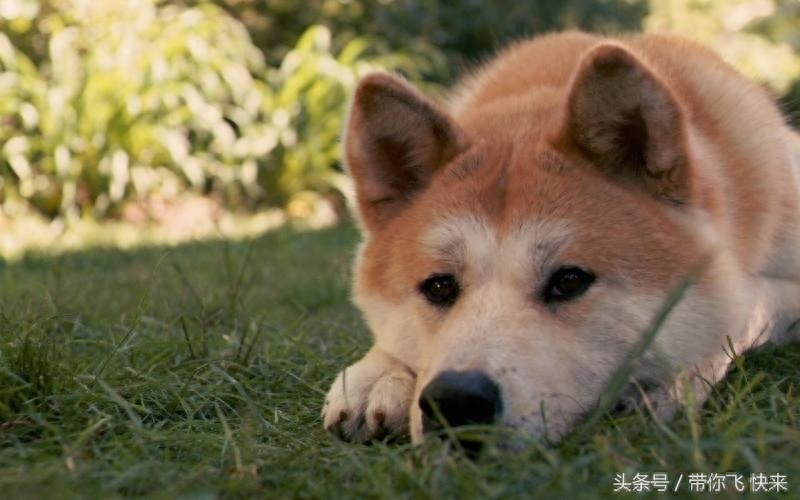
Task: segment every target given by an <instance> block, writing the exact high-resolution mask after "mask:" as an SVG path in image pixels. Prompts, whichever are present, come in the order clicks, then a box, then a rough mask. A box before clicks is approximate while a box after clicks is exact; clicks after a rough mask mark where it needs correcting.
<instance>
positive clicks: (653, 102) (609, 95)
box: [557, 43, 691, 204]
mask: <svg viewBox="0 0 800 500" xmlns="http://www.w3.org/2000/svg"><path fill="white" fill-rule="evenodd" d="M568 95H569V97H568V98H567V104H566V106H567V109H566V113H565V122H564V125H563V128H562V130H561V132H560V136H559V139H558V141H557V143H559V144H560V145H561V146H565V147H568V148H577V149H578V150H580V151H581V153H582V154H583V155H585V156H586V157H588V159H589V160H590V161H591V162H592V163H593V164H595V165H596V166H597V167H598V168H600V169H601V170H602V171H603V172H604V173H605V174H607V175H609V176H610V177H612V178H614V179H615V180H618V181H621V182H623V183H625V184H628V185H631V184H632V185H636V186H639V187H640V188H644V189H645V190H646V191H647V192H649V193H650V194H651V195H653V196H656V197H658V198H661V199H665V200H667V201H670V202H672V203H676V204H684V203H688V202H689V201H690V197H691V182H690V181H691V178H690V174H691V172H690V170H691V167H690V164H689V155H688V150H687V148H686V140H685V130H684V128H685V125H684V121H683V120H684V118H683V112H682V110H681V107H680V105H679V104H678V102H677V101H676V100H675V97H674V96H673V94H672V92H671V91H670V90H669V88H667V86H666V85H665V84H664V83H663V82H662V81H661V80H660V79H659V78H658V77H657V76H656V75H655V74H654V73H653V72H652V71H651V70H650V69H649V68H648V67H647V66H646V64H645V63H644V62H642V61H641V60H639V59H638V58H637V57H636V56H635V55H633V54H632V53H631V52H629V51H628V50H627V49H625V48H623V47H622V46H620V45H618V44H614V43H602V44H600V45H597V46H595V47H594V48H593V49H591V50H590V51H589V53H588V54H586V56H584V58H583V60H582V61H581V63H580V64H579V68H578V70H577V71H576V73H575V76H574V77H573V80H572V83H571V88H570V90H569V94H568Z"/></svg>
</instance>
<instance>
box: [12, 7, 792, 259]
mask: <svg viewBox="0 0 800 500" xmlns="http://www.w3.org/2000/svg"><path fill="white" fill-rule="evenodd" d="M566 28H582V29H587V30H593V31H600V32H605V33H611V34H614V33H620V32H628V31H640V30H644V31H676V32H681V33H685V34H688V35H690V36H693V37H695V38H697V39H699V40H701V41H703V42H705V43H707V44H710V45H712V46H713V47H714V48H716V49H717V50H718V51H719V52H720V53H721V54H722V55H723V56H724V57H725V58H726V59H727V60H728V61H729V62H731V63H732V64H733V65H735V66H736V67H737V68H739V69H740V70H741V71H742V72H744V73H745V74H747V75H748V76H750V77H752V78H754V79H755V80H757V81H758V82H760V83H762V84H763V85H764V86H765V87H767V88H769V89H770V91H771V92H772V93H773V94H774V95H775V96H776V98H779V99H780V101H781V105H782V108H783V109H784V111H785V112H786V114H787V117H788V118H789V119H790V120H791V119H793V118H797V117H800V57H799V56H798V50H800V1H798V0H595V1H588V0H525V1H521V0H464V1H458V2H456V1H452V2H451V1H436V0H205V1H204V0H194V1H192V0H185V1H180V0H174V1H157V0H136V1H132V0H102V1H97V0H0V255H1V256H2V257H3V258H5V259H13V258H15V257H19V256H20V255H23V254H24V252H26V251H27V250H28V249H32V248H33V249H39V250H41V249H48V250H57V249H61V248H74V247H79V246H82V245H87V244H89V243H92V242H100V243H106V244H113V245H118V246H126V245H136V244H138V243H140V242H143V241H158V242H169V241H179V240H185V239H187V238H192V237H202V236H214V235H220V234H221V235H223V236H226V237H235V236H236V235H237V234H239V233H242V234H244V233H248V232H258V231H264V230H267V229H269V228H271V227H275V226H278V225H281V224H284V223H286V222H287V221H290V222H291V221H294V222H295V223H296V224H299V225H300V226H306V227H318V226H321V225H325V224H331V223H334V222H335V221H336V220H337V219H339V218H340V217H341V216H342V214H343V213H345V212H346V210H345V208H344V207H345V205H346V204H345V199H346V197H347V196H348V193H349V191H350V187H349V184H348V180H347V179H346V177H345V176H344V175H343V173H342V170H341V166H340V163H339V160H340V152H339V143H338V136H339V132H340V128H341V124H342V119H343V116H344V113H345V105H346V102H347V96H348V94H349V93H350V92H351V90H352V89H353V87H354V85H355V83H356V81H357V80H358V78H359V77H360V76H362V75H364V74H365V73H367V72H369V71H372V70H375V69H378V68H382V69H386V70H390V71H396V72H399V73H402V74H403V75H405V76H406V77H407V78H409V79H410V80H412V81H414V82H416V83H418V84H420V85H421V86H423V87H424V88H426V89H427V90H428V91H431V92H434V93H435V92H439V91H441V90H443V89H444V88H446V86H447V85H448V84H450V83H452V82H453V81H454V80H455V79H456V78H457V77H458V76H459V75H461V74H463V73H464V72H466V71H469V69H470V68H471V67H473V66H474V65H476V64H478V63H480V61H482V60H484V59H485V58H486V57H488V56H489V55H491V54H492V53H493V52H494V51H495V50H496V48H497V47H499V46H502V45H503V44H504V43H505V42H507V41H509V40H514V39H517V38H520V37H523V36H528V35H533V34H537V33H542V32H546V31H552V30H558V29H566Z"/></svg>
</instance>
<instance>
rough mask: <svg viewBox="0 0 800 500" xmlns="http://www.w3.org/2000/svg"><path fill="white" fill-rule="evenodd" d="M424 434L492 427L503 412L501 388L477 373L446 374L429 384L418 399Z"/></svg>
mask: <svg viewBox="0 0 800 500" xmlns="http://www.w3.org/2000/svg"><path fill="white" fill-rule="evenodd" d="M419 407H420V409H421V410H422V413H423V419H422V423H423V429H424V430H425V432H429V431H431V430H436V429H438V428H440V427H441V425H440V424H441V423H442V422H441V420H442V419H444V420H445V421H446V422H447V424H448V425H449V426H450V427H458V426H462V425H479V424H491V423H494V421H495V419H496V418H497V417H498V416H499V415H500V413H501V412H502V410H503V402H502V399H501V397H500V388H499V387H497V384H496V383H495V382H494V380H492V379H491V378H489V376H488V375H486V374H485V373H483V372H482V371H479V370H472V371H467V372H455V371H446V372H442V373H440V374H439V375H437V376H436V378H434V379H433V380H431V381H430V382H429V383H428V385H427V386H425V389H423V390H422V394H421V395H420V397H419Z"/></svg>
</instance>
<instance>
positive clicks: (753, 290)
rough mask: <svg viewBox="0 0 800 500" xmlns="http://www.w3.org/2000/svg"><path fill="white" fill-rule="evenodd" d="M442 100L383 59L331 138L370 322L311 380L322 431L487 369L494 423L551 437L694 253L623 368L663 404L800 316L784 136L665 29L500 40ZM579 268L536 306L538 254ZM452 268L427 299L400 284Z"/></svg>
mask: <svg viewBox="0 0 800 500" xmlns="http://www.w3.org/2000/svg"><path fill="white" fill-rule="evenodd" d="M449 102H450V105H449V106H448V107H447V110H446V111H445V110H443V109H441V108H440V107H439V106H438V105H436V104H434V103H433V102H432V101H430V100H428V99H427V98H425V97H423V96H422V95H421V94H419V93H418V92H417V91H415V90H414V89H412V88H411V87H410V86H409V85H408V84H406V83H404V82H402V81H400V80H399V79H397V78H395V77H390V76H388V75H374V76H370V77H367V78H366V79H365V81H364V82H362V84H361V85H360V87H359V90H358V91H357V93H356V95H355V97H354V101H353V110H352V112H351V115H350V119H349V122H348V126H347V131H346V134H345V149H346V160H347V164H348V167H349V169H350V172H351V174H352V175H353V177H354V180H355V182H356V191H357V197H358V207H359V215H360V217H361V220H362V222H363V226H364V242H363V244H362V246H361V248H360V251H359V256H358V259H357V261H356V267H355V281H354V300H355V302H356V304H357V305H358V306H359V307H360V308H361V310H362V311H363V313H364V316H365V318H366V321H367V323H368V324H369V327H370V329H371V330H372V332H373V334H374V337H375V345H374V346H373V348H372V349H371V350H370V351H369V352H368V353H367V354H366V356H365V357H364V358H363V359H362V360H361V361H359V362H358V363H356V364H354V365H353V366H351V367H350V368H348V369H346V370H345V371H343V372H342V374H340V375H339V377H338V378H337V380H336V382H335V383H334V385H333V387H332V388H331V390H330V392H329V393H328V396H327V398H326V405H325V409H324V410H323V413H324V420H325V422H324V424H325V427H326V428H328V429H330V430H332V431H334V432H336V433H337V434H338V435H340V436H341V437H343V438H345V439H350V440H355V441H366V440H369V439H372V438H375V437H378V436H382V435H385V434H386V433H397V432H402V431H403V429H404V428H405V427H406V425H409V427H410V431H411V435H412V437H413V438H414V439H415V440H420V439H421V438H422V427H421V414H420V409H419V405H418V404H417V400H418V398H419V395H420V393H421V391H422V389H423V388H424V387H425V385H426V384H427V383H428V382H429V381H430V380H432V379H433V377H435V376H436V375H437V374H438V373H441V372H442V371H445V370H467V369H477V370H481V371H483V372H485V373H486V374H488V375H489V376H490V377H491V378H492V379H494V380H495V381H497V383H498V385H499V386H500V389H501V392H502V397H503V407H504V411H503V415H502V421H501V423H502V424H503V425H506V426H509V427H512V428H517V429H520V430H522V431H523V432H526V433H528V434H530V435H533V436H546V437H548V438H550V439H558V438H559V437H561V436H563V435H564V434H565V433H566V432H568V431H569V430H570V429H571V428H572V427H573V426H574V425H575V424H576V423H577V422H578V421H579V420H580V418H581V417H582V416H584V415H585V414H586V413H587V411H589V410H591V409H592V408H593V407H594V406H595V405H596V404H597V399H598V397H599V395H600V394H601V393H602V391H603V388H604V387H605V384H607V382H608V380H609V378H610V376H611V374H612V373H613V372H614V371H615V370H616V369H617V368H618V367H619V365H620V364H621V362H622V360H623V359H624V357H625V356H626V355H627V353H628V351H629V350H630V349H631V348H632V346H633V345H634V344H635V343H636V341H637V340H638V339H639V338H640V336H641V334H642V332H644V331H645V330H646V329H647V328H648V326H649V325H650V323H651V321H652V320H653V317H654V315H655V314H656V313H657V311H658V310H659V308H661V307H662V305H663V303H664V302H665V300H666V299H667V298H668V297H669V296H670V294H671V293H672V292H673V291H674V290H675V287H676V286H678V285H679V284H680V283H681V282H682V281H683V280H684V279H686V278H687V276H688V275H689V274H690V273H692V271H693V270H694V269H697V266H698V265H700V264H701V263H702V264H703V266H702V272H701V273H700V275H699V276H696V277H695V281H694V283H693V285H692V286H691V287H690V288H689V290H688V291H687V293H686V296H685V297H684V299H683V300H682V301H681V302H680V303H679V304H678V305H677V307H676V308H675V310H674V311H672V313H671V315H670V316H669V318H668V320H667V322H666V324H665V325H664V327H663V328H662V329H661V331H659V333H658V335H657V337H656V339H655V341H654V343H653V345H652V346H651V347H650V349H648V351H647V352H646V353H645V355H644V356H643V357H642V359H640V360H638V361H637V363H636V365H635V371H634V375H633V378H634V379H635V380H637V381H642V380H645V381H647V382H648V383H650V384H652V387H650V388H648V391H649V392H648V394H647V395H646V396H647V397H648V398H649V400H650V403H651V404H652V405H653V406H654V407H655V409H656V411H657V412H658V414H659V415H662V416H665V417H668V416H670V415H671V414H672V413H673V412H674V410H675V409H676V407H677V406H678V400H679V399H680V393H681V391H682V390H683V387H684V385H685V384H686V383H689V384H691V386H692V387H693V389H694V394H695V397H696V399H697V401H698V403H699V402H702V401H703V400H704V399H705V397H706V395H707V392H708V389H709V388H710V386H709V385H708V383H707V382H711V383H712V384H713V383H714V382H716V381H718V380H719V379H720V378H721V377H723V376H724V374H725V372H726V370H727V368H728V365H729V363H730V358H729V354H727V353H726V351H725V349H726V346H727V345H728V339H730V341H731V343H732V345H733V346H734V348H735V349H736V350H737V351H738V352H741V351H744V350H746V349H749V348H751V347H754V346H756V345H759V344H761V343H763V342H765V341H767V340H770V339H773V340H783V339H785V338H790V337H793V338H795V339H796V338H797V337H798V334H797V332H796V330H798V329H797V328H795V329H792V331H789V332H788V333H787V331H788V330H789V329H790V327H791V326H792V325H793V324H794V323H793V322H794V321H796V320H797V319H798V317H800V227H798V223H799V222H800V217H798V216H799V215H800V214H799V213H798V211H800V205H799V202H798V192H799V191H800V180H798V179H799V178H800V177H799V175H800V174H799V173H798V165H800V139H798V137H797V135H795V134H794V133H793V132H791V131H790V130H789V129H788V128H787V127H786V125H785V124H784V122H783V120H782V118H781V116H780V114H779V113H778V111H777V109H776V107H775V105H774V104H773V103H772V101H771V99H770V98H769V97H768V96H767V95H766V94H765V93H764V92H763V91H762V90H761V89H760V88H759V87H757V86H756V85H754V84H752V83H749V82H747V81H746V80H744V79H743V78H742V77H741V76H739V75H738V74H737V73H736V72H735V71H734V70H733V69H731V68H730V67H729V66H727V65H726V64H725V63H723V62H722V61H721V60H720V59H719V58H718V57H717V56H716V55H714V54H713V53H712V52H710V51H708V50H707V49H705V48H703V47H702V46H699V45H698V44H696V43H694V42H692V41H689V40H686V39H683V38H678V37H675V36H667V35H643V36H638V37H631V38H622V39H615V40H609V39H605V38H601V37H597V36H594V35H589V34H585V33H563V34H553V35H547V36H543V37H539V38H535V39H533V40H529V41H524V42H520V43H517V44H515V45H513V46H511V47H509V48H507V49H506V50H504V51H503V52H501V53H500V54H499V55H498V57H497V58H496V59H494V60H493V61H491V62H490V63H489V64H488V65H486V66H485V67H484V68H482V69H481V70H479V71H478V72H476V73H475V74H474V75H472V76H471V77H469V78H468V79H466V80H465V81H464V83H462V84H461V85H460V86H459V87H458V88H457V89H456V90H455V91H454V93H453V94H452V96H451V98H450V100H449ZM565 264H570V265H579V266H581V267H583V268H587V269H591V270H592V271H593V272H594V273H595V274H596V276H597V280H596V282H595V283H594V284H593V285H592V286H591V287H590V288H589V289H588V291H587V292H586V293H585V294H584V295H582V296H580V297H578V298H577V299H575V300H572V301H569V302H564V303H559V304H544V303H542V300H541V297H540V294H539V291H540V290H541V289H542V287H543V286H545V284H546V283H547V281H548V278H549V276H550V275H551V274H552V272H553V271H554V270H555V269H557V268H558V266H560V265H565ZM433 273H450V274H453V275H455V276H457V277H458V280H459V282H460V283H461V285H462V293H461V295H460V296H459V298H458V300H457V301H456V303H455V304H454V305H453V306H452V307H450V308H447V309H442V308H437V307H434V306H432V305H431V304H429V303H427V302H426V301H425V300H424V298H423V297H422V295H421V294H420V292H419V290H418V287H419V284H420V283H421V282H422V281H423V280H425V279H426V278H427V277H428V276H430V275H431V274H433Z"/></svg>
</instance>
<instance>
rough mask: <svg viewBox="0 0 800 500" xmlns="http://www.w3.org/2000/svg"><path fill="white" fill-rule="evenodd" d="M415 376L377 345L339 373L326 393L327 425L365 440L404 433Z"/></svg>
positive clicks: (342, 435)
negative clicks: (381, 350)
mask: <svg viewBox="0 0 800 500" xmlns="http://www.w3.org/2000/svg"><path fill="white" fill-rule="evenodd" d="M414 383H415V377H414V375H413V373H412V372H411V371H410V370H409V369H408V368H407V367H405V366H404V365H402V364H400V363H398V362H397V361H395V360H393V359H391V358H389V357H388V356H386V355H385V354H383V353H381V352H380V351H377V350H375V349H373V350H372V351H370V352H369V353H368V354H367V355H366V356H365V357H364V358H363V359H361V360H360V361H358V362H357V363H355V364H353V365H351V366H349V367H348V368H346V369H344V370H343V371H342V372H341V373H339V375H338V376H337V377H336V380H335V381H334V382H333V386H331V389H330V390H329V391H328V395H327V396H326V397H325V405H324V406H323V408H322V418H323V422H324V426H325V429H326V430H328V431H329V432H331V433H332V434H334V435H336V436H338V437H339V438H341V439H343V440H345V441H353V442H358V443H363V442H367V441H371V440H376V439H384V438H387V437H394V436H398V435H401V434H404V433H405V432H406V431H407V429H408V410H409V405H410V404H411V398H412V395H413V392H414Z"/></svg>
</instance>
